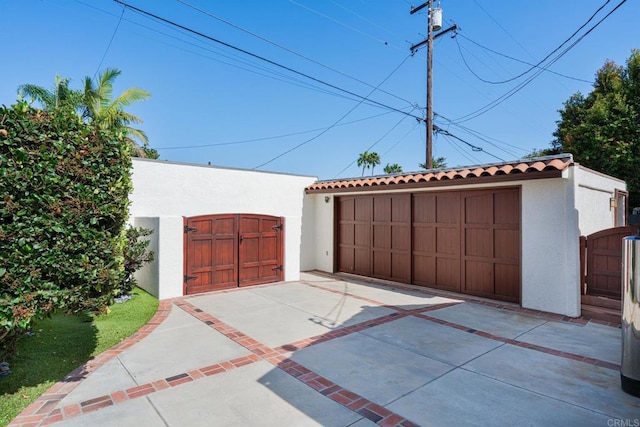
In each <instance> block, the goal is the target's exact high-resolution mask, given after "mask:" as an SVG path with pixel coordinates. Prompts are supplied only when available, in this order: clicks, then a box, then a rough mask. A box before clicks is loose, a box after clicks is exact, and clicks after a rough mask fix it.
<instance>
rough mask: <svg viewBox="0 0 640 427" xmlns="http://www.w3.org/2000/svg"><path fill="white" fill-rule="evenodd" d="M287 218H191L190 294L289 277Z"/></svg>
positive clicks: (188, 241)
mask: <svg viewBox="0 0 640 427" xmlns="http://www.w3.org/2000/svg"><path fill="white" fill-rule="evenodd" d="M282 241H283V230H282V218H278V217H272V216H266V215H235V214H229V215H206V216H198V217H192V218H185V254H184V256H185V267H184V270H185V277H184V293H185V295H188V294H194V293H199V292H208V291H213V290H219V289H227V288H233V287H237V286H248V285H255V284H261V283H270V282H276V281H280V280H282V277H283V263H282V260H283V251H282V249H283V246H282Z"/></svg>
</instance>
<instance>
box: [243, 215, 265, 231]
mask: <svg viewBox="0 0 640 427" xmlns="http://www.w3.org/2000/svg"><path fill="white" fill-rule="evenodd" d="M240 228H241V229H242V232H243V233H245V234H246V233H259V232H260V231H261V230H260V218H253V217H248V218H242V219H241V220H240Z"/></svg>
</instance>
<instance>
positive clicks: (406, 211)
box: [391, 194, 411, 223]
mask: <svg viewBox="0 0 640 427" xmlns="http://www.w3.org/2000/svg"><path fill="white" fill-rule="evenodd" d="M391 221H392V222H406V223H409V222H411V195H410V194H403V195H402V196H395V197H393V198H392V201H391Z"/></svg>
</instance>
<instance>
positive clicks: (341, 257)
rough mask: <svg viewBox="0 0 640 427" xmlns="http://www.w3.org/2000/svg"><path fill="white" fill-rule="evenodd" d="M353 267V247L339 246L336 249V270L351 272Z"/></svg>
mask: <svg viewBox="0 0 640 427" xmlns="http://www.w3.org/2000/svg"><path fill="white" fill-rule="evenodd" d="M355 268H356V267H355V249H353V248H352V247H350V248H347V247H344V246H341V247H340V250H339V251H338V271H342V272H344V273H352V272H353V271H354V270H355Z"/></svg>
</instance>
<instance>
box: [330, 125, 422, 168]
mask: <svg viewBox="0 0 640 427" xmlns="http://www.w3.org/2000/svg"><path fill="white" fill-rule="evenodd" d="M404 119H406V117H402V118H401V119H400V120H398V122H397V123H396V124H394V125H393V126H392V127H391V129H389V130H388V131H386V132H385V133H384V135H382V136H381V137H380V138H378V139H377V140H376V142H374V143H373V144H371V145H370V146H369V147H368V148H367V149H366V150H365V151H369V150H371V149H372V148H373V147H375V146H376V145H378V143H379V142H380V141H382V140H383V139H385V138H386V137H387V135H389V134H390V133H391V132H393V130H394V129H395V128H397V127H398V126H400V123H402V122H403V121H404ZM411 130H413V129H411ZM409 132H411V131H409ZM408 134H409V133H407V135H408ZM356 161H357V160H353V161H352V162H351V163H349V164H348V165H347V166H346V167H345V168H344V169H342V170H341V171H340V172H338V173H337V174H336V175H335V176H334V178H335V177H337V176H338V175H340V174H341V173H342V172H344V171H346V170H347V169H349V168H350V167H351V166H352V165H353V164H354V163H355V162H356Z"/></svg>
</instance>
